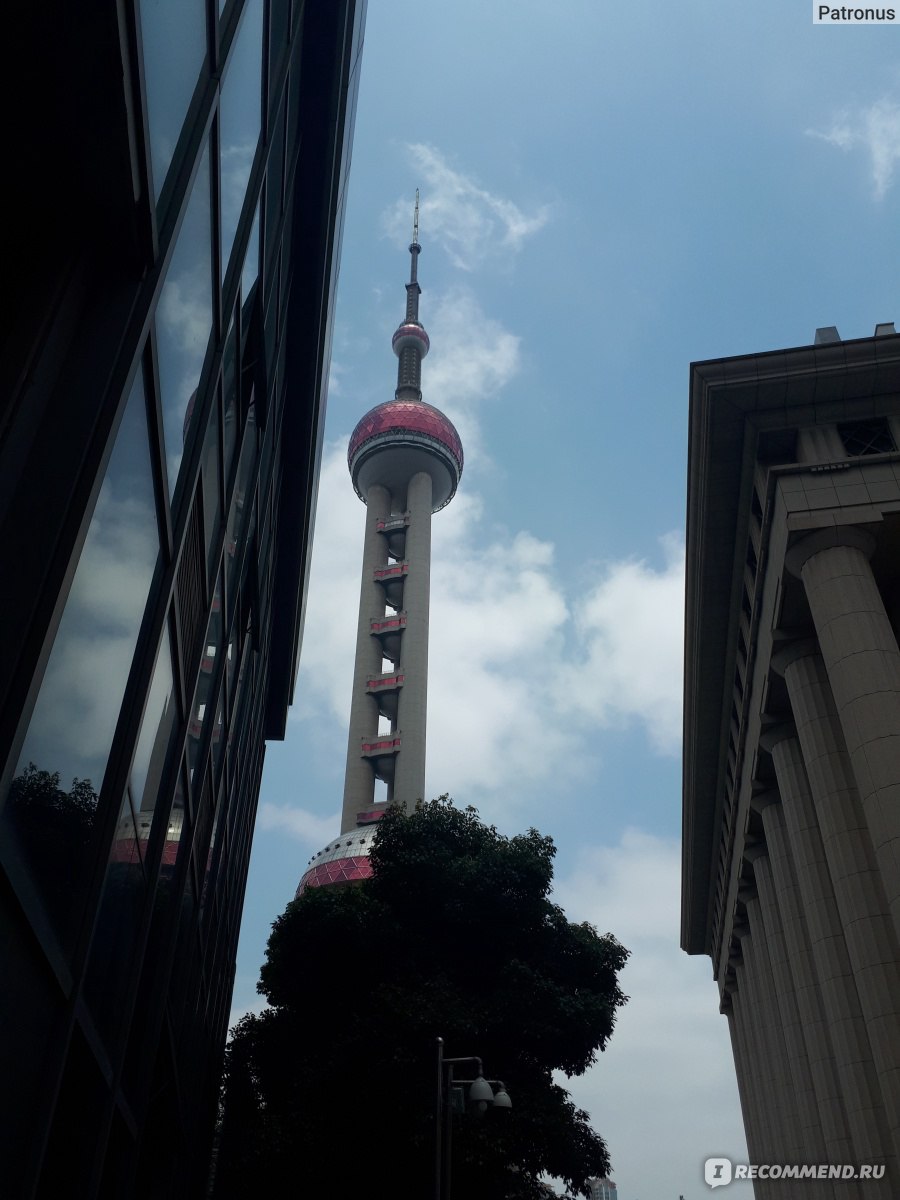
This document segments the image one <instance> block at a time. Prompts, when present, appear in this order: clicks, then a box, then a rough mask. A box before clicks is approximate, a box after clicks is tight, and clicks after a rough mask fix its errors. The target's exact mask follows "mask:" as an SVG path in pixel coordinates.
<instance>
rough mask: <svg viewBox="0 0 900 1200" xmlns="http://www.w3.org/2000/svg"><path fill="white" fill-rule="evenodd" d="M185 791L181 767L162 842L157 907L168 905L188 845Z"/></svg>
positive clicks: (188, 827) (157, 885) (188, 826)
mask: <svg viewBox="0 0 900 1200" xmlns="http://www.w3.org/2000/svg"><path fill="white" fill-rule="evenodd" d="M185 796H186V791H185V783H184V773H183V767H182V768H180V769H179V771H178V786H177V787H176V789H175V798H174V800H173V801H172V808H171V810H170V812H169V824H168V826H167V828H166V840H165V841H164V842H163V852H162V861H161V862H160V867H159V879H158V880H157V884H156V898H155V904H156V907H157V908H158V909H160V908H165V907H167V906H168V904H169V901H170V899H171V896H172V889H173V888H174V885H175V874H176V871H177V868H178V864H179V861H180V858H181V854H182V853H183V852H184V851H183V849H182V848H183V847H187V846H189V845H190V837H189V834H190V824H189V819H188V813H187V805H186V801H185Z"/></svg>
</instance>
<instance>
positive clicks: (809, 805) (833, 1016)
mask: <svg viewBox="0 0 900 1200" xmlns="http://www.w3.org/2000/svg"><path fill="white" fill-rule="evenodd" d="M761 742H762V744H763V745H764V747H765V748H766V749H768V750H769V751H770V753H771V755H772V761H773V762H774V764H775V774H776V777H777V779H778V789H779V791H780V793H781V798H782V802H783V807H784V817H785V824H786V826H787V830H788V836H789V839H790V844H791V850H792V852H793V857H794V861H795V863H796V867H797V882H798V884H799V887H800V894H801V897H802V900H803V907H804V909H805V912H806V916H807V922H808V929H809V940H810V948H811V951H812V957H813V962H814V963H815V967H816V974H817V976H818V980H819V989H820V993H821V997H822V1006H823V1009H824V1011H825V1015H826V1018H827V1020H828V1028H829V1036H830V1040H831V1045H832V1047H833V1049H834V1058H835V1066H836V1068H837V1073H838V1078H839V1079H840V1082H841V1093H842V1096H843V1099H844V1104H845V1110H846V1114H847V1124H848V1126H849V1129H850V1135H851V1137H852V1139H853V1150H854V1161H855V1162H857V1163H882V1162H883V1163H885V1164H886V1165H887V1172H886V1174H887V1179H885V1180H881V1181H878V1180H871V1181H869V1182H868V1183H867V1185H866V1190H867V1195H868V1192H869V1191H871V1193H872V1200H875V1197H877V1198H878V1200H887V1198H888V1197H889V1196H891V1194H892V1188H893V1184H894V1182H896V1175H895V1171H896V1160H895V1158H894V1155H893V1147H892V1145H891V1137H890V1131H889V1127H888V1123H887V1120H886V1114H885V1109H884V1100H883V1097H882V1094H881V1088H880V1086H879V1082H878V1075H877V1072H876V1068H875V1062H874V1060H873V1057H872V1047H871V1043H870V1041H869V1035H868V1030H867V1029H866V1022H865V1018H864V1016H863V1012H862V1008H861V1005H860V997H859V993H858V991H857V986H856V978H855V975H854V972H853V967H852V965H851V961H850V956H849V954H848V951H847V942H846V939H845V937H844V929H843V926H842V924H841V918H840V913H839V910H838V905H837V902H836V899H835V892H834V886H833V884H832V878H831V872H830V870H829V866H828V860H827V857H826V854H825V849H824V847H823V844H822V834H821V832H820V829H819V820H818V815H817V811H816V804H815V803H814V800H813V796H812V793H811V791H810V785H809V780H808V778H807V774H806V767H805V764H804V760H803V751H802V750H801V748H800V742H799V741H798V740H797V736H796V733H795V731H794V730H793V728H792V727H790V726H782V727H779V728H777V729H774V730H770V731H769V732H767V733H765V734H763V737H762V739H761Z"/></svg>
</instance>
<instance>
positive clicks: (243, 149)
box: [220, 142, 256, 265]
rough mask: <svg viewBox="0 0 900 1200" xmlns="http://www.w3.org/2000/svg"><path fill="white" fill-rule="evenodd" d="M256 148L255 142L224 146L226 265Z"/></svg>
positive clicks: (222, 159) (223, 243)
mask: <svg viewBox="0 0 900 1200" xmlns="http://www.w3.org/2000/svg"><path fill="white" fill-rule="evenodd" d="M255 150H256V143H255V142H254V143H251V142H243V143H241V144H240V145H237V146H223V148H222V153H221V156H220V158H221V166H220V170H221V175H222V262H223V264H226V265H227V263H228V259H229V258H230V257H231V246H232V243H233V242H234V235H235V231H236V230H237V223H238V220H239V219H240V215H241V208H242V207H243V204H244V196H245V195H246V194H247V180H248V179H249V178H250V168H251V167H252V166H253V154H254V152H255Z"/></svg>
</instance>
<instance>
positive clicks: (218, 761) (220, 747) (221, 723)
mask: <svg viewBox="0 0 900 1200" xmlns="http://www.w3.org/2000/svg"><path fill="white" fill-rule="evenodd" d="M224 749H225V682H224V680H223V681H222V687H221V688H220V689H219V703H218V704H217V705H216V723H215V725H213V731H212V752H213V779H214V780H215V779H218V778H219V768H220V767H221V765H222V752H223V751H224Z"/></svg>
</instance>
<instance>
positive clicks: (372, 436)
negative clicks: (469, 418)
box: [347, 400, 463, 512]
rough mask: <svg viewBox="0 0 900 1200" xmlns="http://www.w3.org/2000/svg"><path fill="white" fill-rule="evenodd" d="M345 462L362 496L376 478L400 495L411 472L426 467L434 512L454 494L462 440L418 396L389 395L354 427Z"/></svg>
mask: <svg viewBox="0 0 900 1200" xmlns="http://www.w3.org/2000/svg"><path fill="white" fill-rule="evenodd" d="M347 462H348V465H349V467H350V475H351V478H352V480H353V486H354V488H355V489H356V493H357V495H358V496H359V497H360V499H362V500H365V498H366V493H367V491H368V489H369V488H370V487H371V486H372V484H376V483H377V484H381V485H382V486H383V487H386V488H388V489H389V490H390V491H391V493H392V494H394V495H402V494H404V493H405V491H406V487H407V485H408V483H409V481H410V479H412V477H413V476H414V475H416V474H417V473H419V472H420V471H424V472H426V473H427V474H429V475H430V476H431V481H432V489H433V493H432V494H433V500H432V508H433V511H434V512H437V510H438V509H439V508H443V507H444V505H445V504H449V503H450V501H451V500H452V499H453V496H454V495H455V493H456V488H457V486H458V484H459V479H460V476H461V475H462V469H463V450H462V442H461V441H460V438H459V434H458V433H457V432H456V429H455V427H454V425H453V423H452V421H450V420H449V419H448V418H447V417H445V416H444V414H443V413H442V412H441V411H440V409H438V408H434V407H433V406H432V405H430V404H426V403H425V402H424V401H423V400H388V401H387V402H386V403H384V404H379V405H378V406H377V407H376V408H373V409H372V410H371V411H370V412H367V413H366V415H365V416H364V417H363V418H362V419H361V420H360V422H359V424H358V425H357V426H356V428H355V429H354V431H353V434H352V436H351V438H350V446H349V448H348V451H347Z"/></svg>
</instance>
